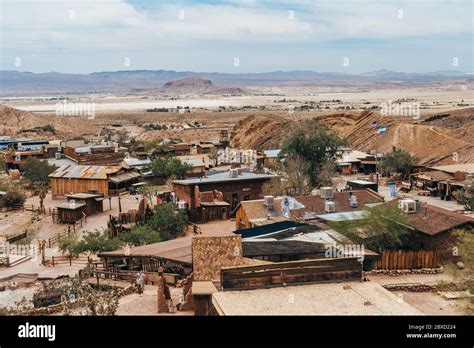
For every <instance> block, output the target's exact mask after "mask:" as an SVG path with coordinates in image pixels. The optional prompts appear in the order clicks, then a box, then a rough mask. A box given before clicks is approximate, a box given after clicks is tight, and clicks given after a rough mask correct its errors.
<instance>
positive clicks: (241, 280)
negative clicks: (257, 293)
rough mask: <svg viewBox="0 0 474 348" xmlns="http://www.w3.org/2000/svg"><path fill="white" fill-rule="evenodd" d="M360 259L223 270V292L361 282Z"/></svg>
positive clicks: (303, 261) (327, 260) (273, 264)
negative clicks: (338, 282)
mask: <svg viewBox="0 0 474 348" xmlns="http://www.w3.org/2000/svg"><path fill="white" fill-rule="evenodd" d="M361 279H362V263H361V262H360V261H359V259H358V258H356V257H350V258H335V259H331V258H327V259H315V260H302V261H290V262H278V263H272V264H265V265H258V266H239V267H224V268H222V269H221V287H222V289H223V290H247V289H260V288H269V287H276V286H286V285H297V284H311V283H320V282H330V281H341V280H346V281H348V280H361Z"/></svg>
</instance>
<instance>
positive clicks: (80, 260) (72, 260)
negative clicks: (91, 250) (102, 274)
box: [43, 255, 91, 267]
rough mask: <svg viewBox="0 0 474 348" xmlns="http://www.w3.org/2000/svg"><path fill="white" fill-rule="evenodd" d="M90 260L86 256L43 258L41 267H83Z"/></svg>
mask: <svg viewBox="0 0 474 348" xmlns="http://www.w3.org/2000/svg"><path fill="white" fill-rule="evenodd" d="M90 261H91V260H90V258H89V257H87V256H79V257H73V256H71V255H59V256H45V257H44V258H43V265H45V266H53V267H55V266H58V265H67V264H68V265H69V266H72V265H73V264H75V265H84V266H87V265H88V264H89V262H90Z"/></svg>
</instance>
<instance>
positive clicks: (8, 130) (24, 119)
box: [0, 105, 99, 139]
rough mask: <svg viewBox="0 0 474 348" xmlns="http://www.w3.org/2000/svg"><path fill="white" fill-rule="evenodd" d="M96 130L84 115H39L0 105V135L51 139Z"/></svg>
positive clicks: (91, 132) (90, 132)
mask: <svg viewBox="0 0 474 348" xmlns="http://www.w3.org/2000/svg"><path fill="white" fill-rule="evenodd" d="M49 125H51V126H53V129H54V131H53V132H52V131H51V128H50V127H46V126H49ZM98 131H99V129H98V128H96V127H95V126H94V122H92V121H91V120H87V118H86V117H68V116H54V115H44V114H41V115H40V114H35V113H33V112H29V111H23V110H19V109H15V108H12V107H9V106H6V105H0V135H9V136H15V137H21V138H30V137H35V138H37V137H38V136H41V138H47V139H53V138H58V137H73V136H77V135H84V134H97V133H98Z"/></svg>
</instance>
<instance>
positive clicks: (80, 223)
mask: <svg viewBox="0 0 474 348" xmlns="http://www.w3.org/2000/svg"><path fill="white" fill-rule="evenodd" d="M86 222H87V219H86V216H84V217H83V218H82V219H81V220H79V221H78V222H76V223H75V224H74V225H68V226H67V227H66V228H65V229H64V231H62V232H60V233H58V234H57V235H55V236H54V237H51V238H48V239H47V240H46V245H47V246H48V248H51V247H52V246H54V245H56V244H59V242H60V241H61V238H64V237H66V236H67V237H69V236H70V235H71V233H76V230H77V229H78V228H82V226H84V224H85V223H86Z"/></svg>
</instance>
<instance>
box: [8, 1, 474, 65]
mask: <svg viewBox="0 0 474 348" xmlns="http://www.w3.org/2000/svg"><path fill="white" fill-rule="evenodd" d="M0 3H1V12H0V13H1V23H0V29H1V37H0V39H1V62H0V69H4V70H21V71H32V72H50V71H58V72H68V73H89V72H94V71H104V70H137V69H151V70H158V69H167V70H180V71H182V70H193V71H207V72H266V71H274V70H314V71H338V72H348V73H361V72H367V71H372V70H378V69H390V70H395V71H405V72H427V71H437V70H461V71H465V72H472V71H473V64H474V63H473V61H474V58H473V46H474V41H473V40H474V39H473V18H474V13H473V2H472V1H471V0H466V1H440V0H434V1H433V0H431V1H413V0H412V1H408V0H407V1H391V0H386V1H383V0H380V1H356V0H354V1H346V0H343V1H338V0H332V1H329V0H328V1H309V0H296V1H278V0H273V1H230V0H229V1H170V0H168V1H159V0H156V1H152V0H141V1H140V0H136V1H133V0H128V1H125V0H82V1H54V0H34V1H21V0H20V1H18V0H0ZM237 60H238V64H235V63H236V62H237ZM344 63H346V64H344ZM456 64H457V66H456Z"/></svg>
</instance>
